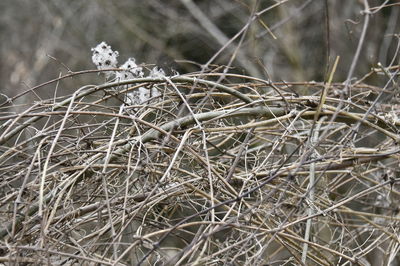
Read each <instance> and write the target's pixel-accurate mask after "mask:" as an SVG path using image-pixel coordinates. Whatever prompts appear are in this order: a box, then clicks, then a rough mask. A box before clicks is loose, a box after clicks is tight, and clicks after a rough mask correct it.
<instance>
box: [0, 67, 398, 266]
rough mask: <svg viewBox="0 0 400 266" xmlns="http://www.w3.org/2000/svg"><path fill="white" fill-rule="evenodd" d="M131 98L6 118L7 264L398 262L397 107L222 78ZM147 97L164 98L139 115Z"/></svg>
mask: <svg viewBox="0 0 400 266" xmlns="http://www.w3.org/2000/svg"><path fill="white" fill-rule="evenodd" d="M392 70H393V69H392ZM394 70H395V69H394ZM394 70H393V71H394ZM376 71H380V70H376ZM397 71H398V70H397ZM374 74H376V73H374ZM71 75H72V76H73V75H74V73H72V74H71ZM63 79H64V78H60V79H58V80H56V81H57V82H63ZM56 81H54V82H53V83H51V82H50V83H48V84H46V86H54V84H56ZM124 85H127V86H124V87H122V86H121V84H118V83H107V84H103V85H99V86H94V85H93V86H84V87H81V88H79V89H77V90H76V92H75V93H74V94H73V95H68V96H65V97H58V98H54V99H48V100H43V101H40V102H36V103H35V104H34V105H32V106H30V107H29V108H25V109H26V111H24V112H22V113H20V114H6V113H3V115H2V116H1V118H0V119H1V123H2V129H1V131H0V133H1V137H0V142H1V144H2V146H1V156H0V174H1V179H0V180H1V184H0V185H1V190H0V191H1V195H0V196H1V198H0V200H1V201H0V202H1V205H0V206H1V211H2V215H1V216H0V217H1V219H2V220H1V221H0V223H1V224H2V226H1V228H0V239H1V241H0V246H1V250H0V254H1V256H0V260H1V261H3V262H9V263H10V264H19V263H20V264H21V265H22V264H25V263H33V262H34V263H36V264H59V263H61V264H63V265H64V264H68V265H71V264H78V263H83V264H93V265H98V264H101V265H134V264H138V263H142V264H144V265H148V264H152V265H161V264H166V265H171V264H176V265H183V264H188V265H220V264H221V265H222V264H226V265H266V264H270V265H280V264H284V263H288V264H290V265H293V264H296V265H299V264H302V261H304V260H305V257H306V259H307V260H306V263H307V264H308V265H333V264H341V265H350V264H358V265H368V263H371V265H376V264H374V261H375V260H378V261H384V262H385V263H387V264H386V265H390V262H393V263H396V262H397V263H398V262H399V256H398V255H397V253H398V250H399V232H398V226H397V225H398V223H399V220H400V216H399V208H398V206H399V205H398V204H399V195H400V191H399V185H398V182H399V180H400V179H399V178H398V176H399V170H398V164H399V148H398V143H399V141H400V135H399V134H398V127H399V126H400V121H399V120H398V118H397V117H398V115H399V114H398V110H400V109H399V102H398V98H397V96H396V95H395V94H393V95H392V96H393V97H392V100H391V102H390V103H388V104H383V103H379V101H378V102H374V99H376V98H377V97H378V95H379V94H380V93H383V89H382V88H379V87H374V86H370V85H367V84H364V83H363V82H362V80H360V81H359V82H355V83H353V85H343V84H336V83H332V84H329V82H328V83H326V84H323V83H317V82H305V83H290V82H286V83H271V82H269V81H265V80H260V79H255V78H251V77H246V76H239V75H235V74H226V75H223V74H220V73H218V72H216V73H211V72H210V73H202V74H192V75H185V76H175V77H171V78H165V79H164V78H160V79H150V78H146V79H137V80H128V81H126V82H124ZM139 86H146V87H151V86H156V87H157V88H158V90H159V91H160V92H162V97H160V98H158V99H151V101H150V102H148V103H146V104H144V105H142V106H126V105H124V95H125V94H126V92H127V91H132V90H135V89H137V88H138V87H139ZM39 87H41V86H38V87H37V88H39ZM345 87H347V88H348V92H349V93H348V94H347V95H346V94H343V91H344V88H345ZM299 90H306V91H308V92H309V94H308V95H307V96H301V95H296V94H295V93H293V92H294V91H299ZM322 91H325V93H326V94H325V95H326V97H322V98H321V97H320V95H321V92H322ZM350 93H351V94H350ZM349 95H351V96H352V97H351V98H348V96H349ZM3 110H5V109H4V107H3ZM393 110H395V111H393ZM302 256H303V257H304V258H303V259H302ZM393 265H396V264H393Z"/></svg>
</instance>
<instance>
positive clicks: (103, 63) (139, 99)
mask: <svg viewBox="0 0 400 266" xmlns="http://www.w3.org/2000/svg"><path fill="white" fill-rule="evenodd" d="M92 52H93V54H92V61H93V63H94V64H95V65H96V66H97V69H100V70H102V69H107V68H116V67H117V64H118V60H117V57H118V55H119V53H118V51H113V50H112V49H111V46H110V45H108V44H107V43H106V42H101V43H100V44H98V45H97V46H96V47H95V48H92ZM119 68H120V70H119V71H109V72H107V73H106V78H108V79H110V78H111V77H113V78H114V79H115V81H124V80H129V79H135V78H143V77H145V74H144V69H143V67H140V66H138V65H137V64H136V60H135V58H133V57H130V58H129V59H128V60H126V62H125V63H123V64H122V65H120V66H119ZM147 77H150V78H162V77H165V72H164V70H163V69H162V68H158V67H154V68H153V69H152V70H151V71H149V74H148V76H147ZM120 87H121V88H122V86H120ZM125 88H128V86H125ZM159 96H161V93H160V92H159V90H158V89H157V88H156V86H151V87H150V88H145V87H139V88H137V89H135V90H133V91H130V92H128V93H127V94H126V96H125V102H126V104H128V105H141V104H143V103H147V102H148V101H149V100H150V99H151V98H155V97H159Z"/></svg>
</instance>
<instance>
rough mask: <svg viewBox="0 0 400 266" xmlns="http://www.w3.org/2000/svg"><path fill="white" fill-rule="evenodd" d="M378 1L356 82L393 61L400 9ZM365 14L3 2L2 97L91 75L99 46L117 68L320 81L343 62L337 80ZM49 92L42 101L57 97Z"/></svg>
mask: <svg viewBox="0 0 400 266" xmlns="http://www.w3.org/2000/svg"><path fill="white" fill-rule="evenodd" d="M382 2H385V3H386V5H387V7H385V8H382V9H372V10H377V12H376V13H374V14H373V15H372V16H371V20H370V23H369V26H368V29H367V35H366V39H365V43H364V46H363V50H362V52H361V55H360V59H359V63H358V65H357V68H356V73H355V74H354V76H355V77H357V78H360V77H361V76H362V75H364V74H365V73H367V72H368V71H369V70H370V68H371V67H376V64H377V62H381V63H382V64H383V65H384V66H387V65H389V64H390V63H391V61H392V60H397V62H398V58H399V57H398V55H396V49H397V48H398V47H397V46H398V38H399V35H398V30H399V25H400V23H399V8H400V7H399V6H398V1H377V0H368V3H369V6H370V7H371V8H373V7H378V6H379V5H381V4H382ZM396 5H397V6H396ZM364 9H365V7H364V1H361V0H360V1H336V0H321V1H311V0H289V1H286V0H284V1H270V0H259V1H257V0H243V1H241V0H218V1H212V0H196V1H194V0H193V1H192V0H173V1H162V0H147V1H132V0H119V1H108V0H87V1H81V0H70V1H60V0H41V1H25V0H2V1H0V13H1V14H0V38H1V45H0V57H1V58H0V62H1V64H0V79H1V80H2V84H1V87H0V92H1V93H3V94H5V95H7V96H9V97H11V96H14V95H16V94H18V93H20V92H21V91H25V90H27V89H28V88H29V87H32V86H35V85H38V84H40V83H43V82H46V81H48V80H50V79H53V78H56V77H58V76H59V75H62V74H66V73H67V72H68V71H73V72H75V71H81V70H86V69H94V68H95V67H94V65H93V63H92V61H91V51H90V49H91V48H92V47H95V46H96V45H97V44H98V43H100V42H101V41H106V42H107V43H108V44H110V45H111V46H112V48H113V49H114V50H117V51H119V53H120V57H119V62H120V63H121V64H122V63H123V62H125V60H126V59H127V58H128V57H134V58H136V61H137V63H148V64H157V65H159V66H161V67H163V68H165V69H166V70H167V71H171V70H172V69H174V70H177V71H178V72H179V73H181V74H184V73H188V72H193V71H199V70H200V69H201V66H202V65H204V64H205V63H207V62H209V63H212V64H220V65H228V64H230V62H231V61H232V67H234V68H232V69H230V70H229V71H231V72H236V73H243V74H248V75H252V76H255V77H260V78H264V79H271V80H274V81H279V80H285V81H311V80H315V81H323V80H324V79H326V78H325V77H326V73H327V69H328V68H327V66H328V63H329V65H332V63H333V61H334V59H335V57H336V56H340V57H341V59H340V64H339V67H338V70H337V72H336V74H335V79H336V81H344V80H345V79H346V76H347V72H348V70H349V67H350V64H351V60H352V59H353V56H354V54H355V50H356V47H357V43H358V40H359V37H360V33H361V30H362V27H363V21H364V16H363V15H362V14H361V12H362V10H364ZM252 14H257V15H258V16H257V17H256V18H255V19H253V20H251V18H252ZM395 34H397V35H395ZM232 38H233V39H232ZM229 40H232V41H231V42H230V44H229V45H226V43H227V42H228V41H229ZM396 56H397V57H396ZM210 59H213V60H212V61H210ZM396 64H398V63H396ZM73 79H74V80H75V81H76V85H77V86H78V85H79V84H81V82H83V83H86V84H88V83H90V84H93V83H98V82H101V81H104V79H102V78H101V77H99V76H98V75H95V74H93V75H84V77H83V76H82V77H78V76H76V77H74V78H73ZM79 79H84V80H79ZM88 79H89V80H88ZM369 82H371V83H374V82H379V81H377V80H370V81H369ZM74 86H75V85H74ZM62 89H63V88H62ZM67 89H68V88H67ZM74 89H76V88H74ZM47 90H48V91H44V92H41V93H44V94H46V93H49V94H48V95H43V96H44V97H49V96H51V95H53V93H54V92H53V90H52V89H48V88H47ZM2 100H3V99H2ZM25 100H26V99H25Z"/></svg>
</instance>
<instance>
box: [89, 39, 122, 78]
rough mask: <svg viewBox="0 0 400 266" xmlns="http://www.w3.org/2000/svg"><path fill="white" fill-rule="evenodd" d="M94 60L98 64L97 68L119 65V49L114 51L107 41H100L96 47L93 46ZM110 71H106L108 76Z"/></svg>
mask: <svg viewBox="0 0 400 266" xmlns="http://www.w3.org/2000/svg"><path fill="white" fill-rule="evenodd" d="M92 52H93V54H92V61H93V63H94V64H95V65H96V66H97V69H107V68H115V67H117V63H118V60H117V57H118V55H119V53H118V51H113V50H112V49H111V46H110V45H108V44H107V43H106V42H101V43H99V44H98V45H97V46H96V47H95V48H92ZM111 75H112V74H110V72H107V73H106V77H107V78H108V77H110V76H111Z"/></svg>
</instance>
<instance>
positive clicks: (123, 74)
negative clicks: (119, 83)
mask: <svg viewBox="0 0 400 266" xmlns="http://www.w3.org/2000/svg"><path fill="white" fill-rule="evenodd" d="M119 68H122V69H126V70H125V71H118V72H116V73H115V77H116V79H117V80H127V79H133V78H142V77H143V76H144V73H143V68H142V67H138V65H137V64H136V60H135V58H133V57H131V58H129V59H128V60H126V62H125V63H124V64H122V65H121V66H120V67H119Z"/></svg>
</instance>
